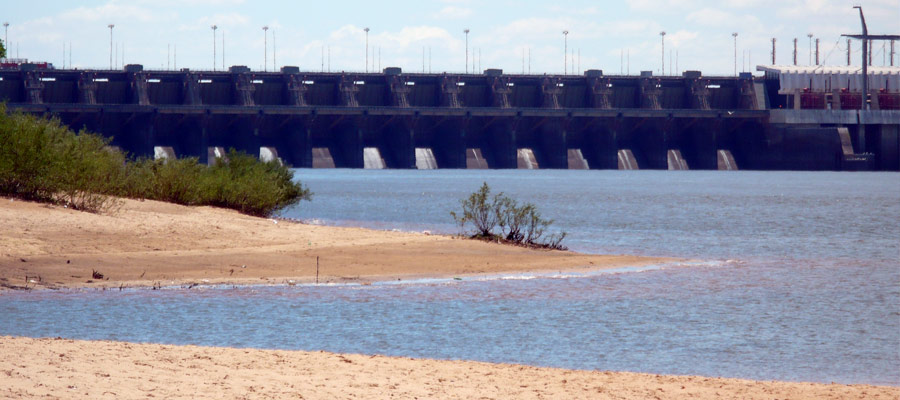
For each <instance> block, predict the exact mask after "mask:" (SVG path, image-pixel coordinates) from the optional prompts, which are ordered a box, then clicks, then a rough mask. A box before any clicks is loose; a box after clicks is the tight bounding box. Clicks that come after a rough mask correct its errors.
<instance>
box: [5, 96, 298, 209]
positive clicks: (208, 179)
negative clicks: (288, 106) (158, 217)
mask: <svg viewBox="0 0 900 400" xmlns="http://www.w3.org/2000/svg"><path fill="white" fill-rule="evenodd" d="M109 142H110V141H109V139H106V138H103V137H102V136H100V135H96V134H92V133H89V132H86V131H84V130H82V131H81V132H79V133H78V134H75V133H74V132H72V131H71V130H70V129H68V128H67V127H66V126H64V125H63V124H62V123H61V122H60V121H59V120H58V119H56V118H50V119H45V118H39V117H35V116H33V115H28V114H23V113H18V112H14V113H8V112H7V109H6V106H5V105H3V104H0V195H5V196H11V197H17V198H22V199H28V200H35V201H43V202H54V203H60V204H66V205H68V206H70V207H73V208H76V209H81V210H86V211H92V212H100V211H105V210H108V209H110V208H112V207H115V206H116V205H117V201H116V199H115V198H114V197H111V196H119V197H130V198H137V199H150V200H160V201H166V202H172V203H178V204H185V205H212V206H219V207H225V208H232V209H235V210H238V211H240V212H243V213H246V214H251V215H257V216H266V215H270V214H272V213H274V212H276V211H278V210H280V209H282V208H284V207H287V206H289V205H292V204H295V203H297V202H299V201H301V200H309V199H310V197H311V193H310V192H309V190H308V189H306V188H304V187H303V186H302V185H301V184H300V183H299V182H294V181H293V175H292V174H291V171H290V169H288V168H287V167H286V166H283V165H281V164H280V163H278V162H277V161H270V162H261V161H259V160H257V159H256V158H255V157H253V156H250V155H247V154H245V153H241V152H238V151H235V150H233V149H232V150H231V151H230V152H229V153H228V154H227V156H226V157H225V159H219V160H217V162H216V164H215V165H214V166H206V165H203V164H200V163H199V161H198V160H197V159H196V158H184V159H178V160H149V159H137V160H130V159H128V157H126V156H125V154H123V153H122V152H121V151H118V150H116V149H113V148H111V147H109Z"/></svg>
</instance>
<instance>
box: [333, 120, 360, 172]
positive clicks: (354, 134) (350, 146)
mask: <svg viewBox="0 0 900 400" xmlns="http://www.w3.org/2000/svg"><path fill="white" fill-rule="evenodd" d="M336 133H337V135H336V137H337V143H336V144H337V146H338V147H339V148H340V149H339V153H340V158H341V160H343V165H338V166H337V167H338V168H363V167H364V166H365V162H364V161H363V120H362V119H361V118H360V119H354V120H352V121H350V122H345V123H343V124H341V125H339V126H338V127H337V132H336Z"/></svg>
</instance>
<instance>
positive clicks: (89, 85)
mask: <svg viewBox="0 0 900 400" xmlns="http://www.w3.org/2000/svg"><path fill="white" fill-rule="evenodd" d="M887 99H888V100H887V101H886V102H885V101H882V102H880V103H879V104H881V105H882V106H884V105H885V104H886V107H888V109H883V110H861V109H853V108H852V107H844V108H843V109H841V110H804V109H793V108H790V107H787V106H792V105H793V104H794V103H797V102H795V101H794V98H793V97H792V98H787V97H786V96H784V95H781V94H779V93H778V87H777V81H773V80H772V79H761V78H753V77H752V76H750V75H749V74H742V75H741V76H739V77H706V76H702V74H701V73H699V72H694V71H688V72H686V73H684V74H683V75H682V76H663V77H657V76H652V75H651V74H649V73H645V74H642V76H608V75H604V74H603V73H602V72H601V71H597V70H589V71H586V72H585V74H584V75H508V74H503V73H502V71H499V70H487V71H485V73H483V74H404V73H401V72H400V71H399V69H396V68H388V69H386V70H385V71H384V73H316V72H301V71H299V69H297V68H295V67H284V68H283V69H282V70H281V71H280V72H253V71H250V70H249V69H247V68H245V67H232V69H231V70H230V71H222V72H212V71H189V70H182V71H144V70H143V68H141V67H140V66H134V65H129V66H126V69H125V70H124V71H99V70H97V71H94V70H86V71H79V70H27V69H21V70H14V71H0V100H2V101H5V102H7V105H8V107H9V108H10V109H12V110H20V111H24V112H30V113H37V114H51V115H54V116H56V117H58V118H59V119H60V120H61V121H62V122H63V123H64V124H66V125H68V126H70V127H71V128H73V129H75V130H79V129H82V128H85V129H87V130H89V131H93V132H98V133H100V134H102V135H104V136H107V137H111V138H112V145H113V146H116V147H119V148H121V149H122V150H125V151H127V152H128V153H130V154H132V155H135V156H144V157H154V156H155V157H161V156H165V157H197V158H199V159H200V160H201V161H204V162H207V161H209V160H210V159H211V158H212V157H215V155H216V154H221V152H223V151H225V149H228V148H235V149H238V150H242V151H245V152H247V153H249V154H254V155H258V156H260V157H261V158H264V159H274V158H277V159H279V160H282V161H283V162H284V163H286V164H290V165H292V166H294V167H298V168H329V167H336V168H401V169H411V168H420V169H431V168H470V169H471V168H541V169H546V168H552V169H707V170H709V169H831V170H833V169H881V170H898V169H900V167H898V164H900V163H898V153H900V151H898V148H900V145H898V140H897V126H898V124H900V114H898V113H900V111H897V110H894V109H891V108H890V107H893V106H892V104H894V103H892V101H893V100H892V98H890V97H889V98H887ZM797 104H799V103H797ZM898 104H900V102H898ZM797 108H800V107H799V106H798V107H797ZM817 112H818V113H819V114H814V113H817ZM798 113H799V114H798ZM822 113H825V114H822ZM820 114H821V115H820ZM822 115H824V116H822ZM804 118H805V119H804ZM860 121H864V122H863V123H865V124H868V125H867V128H866V129H865V130H864V132H859V128H858V126H859V125H860V124H861V123H860ZM854 149H866V151H865V152H857V151H856V150H854ZM857 153H858V154H857Z"/></svg>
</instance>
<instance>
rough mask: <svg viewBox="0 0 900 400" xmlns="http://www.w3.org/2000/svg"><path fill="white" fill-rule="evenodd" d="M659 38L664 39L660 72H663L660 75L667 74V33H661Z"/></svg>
mask: <svg viewBox="0 0 900 400" xmlns="http://www.w3.org/2000/svg"><path fill="white" fill-rule="evenodd" d="M659 37H660V38H661V39H662V68H661V69H660V71H661V72H662V73H661V74H660V75H665V74H666V31H662V32H660V33H659Z"/></svg>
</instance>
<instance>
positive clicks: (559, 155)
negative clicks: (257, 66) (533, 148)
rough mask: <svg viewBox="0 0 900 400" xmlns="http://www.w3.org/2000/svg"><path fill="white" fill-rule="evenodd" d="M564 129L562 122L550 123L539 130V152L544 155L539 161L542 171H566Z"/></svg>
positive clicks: (566, 159)
mask: <svg viewBox="0 0 900 400" xmlns="http://www.w3.org/2000/svg"><path fill="white" fill-rule="evenodd" d="M566 127H567V124H566V123H564V122H563V121H551V122H549V123H547V124H544V126H543V127H542V129H541V132H539V136H538V140H537V142H538V144H539V145H540V146H541V149H540V152H541V154H543V155H544V159H543V160H541V168H542V169H548V168H552V169H566V168H568V164H569V163H568V156H567V150H568V148H567V143H566Z"/></svg>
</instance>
